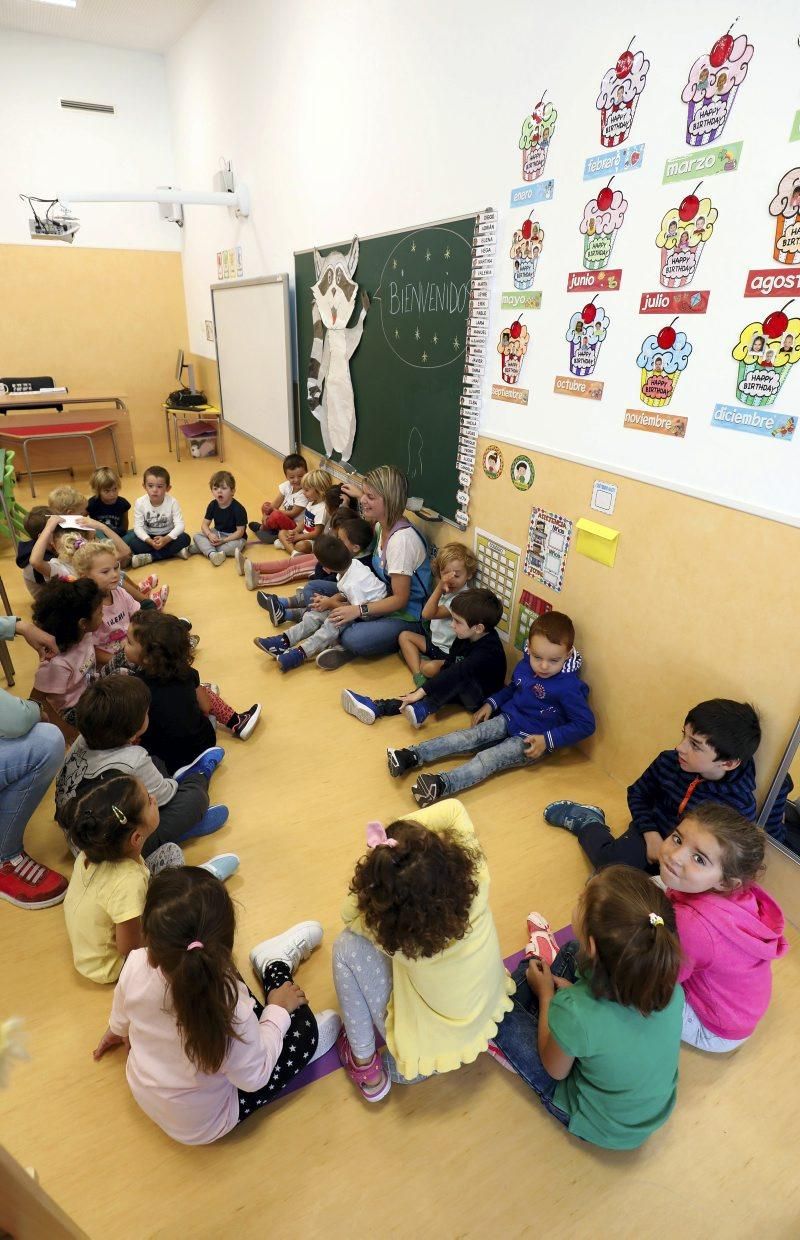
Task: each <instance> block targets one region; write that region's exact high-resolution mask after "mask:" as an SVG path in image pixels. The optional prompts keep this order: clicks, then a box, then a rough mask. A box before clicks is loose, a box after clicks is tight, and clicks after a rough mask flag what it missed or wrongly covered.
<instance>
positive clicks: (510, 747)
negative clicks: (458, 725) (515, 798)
mask: <svg viewBox="0 0 800 1240" xmlns="http://www.w3.org/2000/svg"><path fill="white" fill-rule="evenodd" d="M409 748H410V749H411V752H412V753H415V754H416V755H417V757H418V758H419V760H420V762H421V763H422V764H423V765H426V764H427V763H429V762H436V761H437V760H438V759H439V758H449V757H451V756H452V755H453V754H454V753H470V752H471V751H472V750H473V749H477V750H478V751H479V752H478V753H476V754H475V757H474V758H472V759H471V761H469V762H465V763H464V764H463V765H462V766H457V767H456V768H455V770H452V771H448V772H447V773H446V774H443V775H442V779H443V780H444V786H445V790H446V791H447V793H448V795H450V796H454V795H455V794H456V793H458V792H463V791H464V789H465V788H472V787H473V786H474V785H475V784H479V783H480V782H481V781H482V780H484V779H488V778H489V776H490V775H496V774H497V772H498V771H508V770H511V768H512V767H514V766H527V765H529V764H530V762H531V759H530V758H526V757H525V741H524V739H523V738H522V737H521V736H509V735H508V724H507V722H506V717H505V715H495V717H494V719H487V720H485V722H484V723H479V724H476V726H475V727H474V728H462V729H461V730H460V731H459V732H446V733H445V735H444V736H436V737H434V738H433V740H430V741H423V742H422V744H421V745H411V746H409Z"/></svg>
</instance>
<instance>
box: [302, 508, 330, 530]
mask: <svg viewBox="0 0 800 1240" xmlns="http://www.w3.org/2000/svg"><path fill="white" fill-rule="evenodd" d="M327 515H328V514H327V511H326V508H325V502H324V500H323V501H322V503H320V504H309V502H308V500H306V510H305V512H304V513H303V530H304V531H305V533H306V534H310V533H311V531H312V530H313V529H314V527H315V526H317V525H324V524H325V522H326V520H327Z"/></svg>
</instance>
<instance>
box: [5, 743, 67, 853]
mask: <svg viewBox="0 0 800 1240" xmlns="http://www.w3.org/2000/svg"><path fill="white" fill-rule="evenodd" d="M63 762H64V737H63V736H62V735H61V732H60V731H59V730H58V728H57V727H54V725H53V724H52V723H36V724H34V726H33V727H32V728H31V730H30V732H28V733H27V734H26V735H25V736H18V737H16V738H15V739H14V740H0V862H2V861H8V859H9V858H10V857H16V855H17V853H19V852H21V850H22V837H23V835H24V834H25V828H26V826H27V825H28V821H29V819H30V818H31V816H32V815H33V812H34V810H35V809H36V807H37V805H38V804H39V802H40V801H41V799H42V797H43V796H44V794H45V793H46V792H47V789H48V788H49V787H50V784H51V782H52V780H53V779H54V778H55V776H56V773H57V772H58V771H59V770H60V768H61V766H62V764H63Z"/></svg>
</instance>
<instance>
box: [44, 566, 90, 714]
mask: <svg viewBox="0 0 800 1240" xmlns="http://www.w3.org/2000/svg"><path fill="white" fill-rule="evenodd" d="M33 622H34V624H35V625H37V626H38V627H39V628H40V629H44V631H45V633H50V634H52V636H53V637H54V638H55V642H56V645H57V646H58V650H59V653H58V654H57V655H56V656H55V657H54V658H52V659H42V661H41V663H40V664H39V666H38V668H37V669H36V675H35V677H34V680H33V683H34V687H35V688H36V689H38V690H39V692H40V693H43V694H44V696H45V697H46V698H47V701H48V703H49V704H50V706H52V708H53V710H54V711H55V712H56V713H57V714H58V715H60V716H61V718H62V719H63V720H64V721H65V722H66V723H68V724H71V725H72V726H73V727H74V726H75V707H76V705H77V703H78V699H79V698H80V696H81V694H82V693H83V691H84V689H86V688H87V687H88V685H89V684H91V682H92V680H94V678H95V676H96V675H97V661H96V659H95V652H94V639H93V634H94V632H95V630H96V629H98V628H99V627H100V625H101V624H102V622H103V596H102V594H101V593H100V591H99V590H98V588H97V586H96V585H95V583H94V582H93V581H89V580H88V579H87V578H83V579H82V580H80V581H58V580H55V581H48V582H47V584H46V585H43V586H42V588H41V590H40V592H39V597H38V598H37V600H36V602H35V603H34V605H33Z"/></svg>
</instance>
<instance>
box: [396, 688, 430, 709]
mask: <svg viewBox="0 0 800 1240" xmlns="http://www.w3.org/2000/svg"><path fill="white" fill-rule="evenodd" d="M424 697H425V690H424V689H415V690H414V691H413V693H404V694H403V696H402V697H401V698H400V701H401V702H402V703H403V705H404V706H410V705H411V703H412V702H421V701H422V699H423V698H424Z"/></svg>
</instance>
